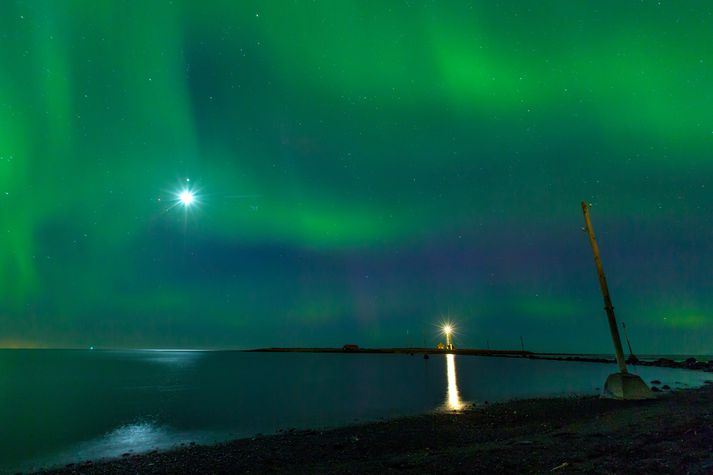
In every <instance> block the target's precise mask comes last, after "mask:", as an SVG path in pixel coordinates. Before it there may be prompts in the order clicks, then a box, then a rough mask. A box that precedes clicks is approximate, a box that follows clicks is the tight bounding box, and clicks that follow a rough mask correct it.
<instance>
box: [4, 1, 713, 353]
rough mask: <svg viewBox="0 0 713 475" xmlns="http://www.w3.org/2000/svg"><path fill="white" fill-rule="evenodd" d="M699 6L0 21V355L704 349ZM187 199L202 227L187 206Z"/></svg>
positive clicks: (80, 14) (704, 6)
mask: <svg viewBox="0 0 713 475" xmlns="http://www.w3.org/2000/svg"><path fill="white" fill-rule="evenodd" d="M712 148H713V5H711V4H709V3H707V2H668V1H661V2H656V1H631V2H629V1H625V2H622V1H619V0H617V1H599V2H571V1H569V0H560V1H554V0H549V1H547V0H546V1H536V2H535V1H532V2H530V1H523V2H476V1H459V0H453V1H450V2H432V1H425V0H402V1H394V2H383V1H381V0H359V1H356V0H355V1H350V0H315V1H307V0H283V1H260V2H257V1H250V0H245V1H240V2H236V1H233V0H211V1H203V2H193V1H189V0H183V1H181V0H173V1H169V0H147V1H142V2H134V1H129V0H106V1H101V2H97V1H95V0H68V1H63V2H57V1H53V0H32V1H29V0H28V1H20V0H8V1H3V2H2V3H1V4H0V346H4V347H17V346H29V347H38V346H39V347H88V346H92V345H93V346H96V347H151V348H176V347H186V348H249V347H258V346H310V345H316V346H341V345H342V344H344V343H357V344H360V345H362V346H381V345H384V346H409V345H413V346H420V345H423V344H424V343H425V344H427V345H432V344H434V343H435V342H437V341H438V335H437V324H438V323H439V322H440V321H442V320H444V319H446V318H450V320H452V321H453V322H454V323H455V324H456V326H457V328H458V334H457V335H456V337H455V340H454V342H455V344H456V345H457V346H458V345H460V346H468V347H484V346H486V345H487V344H489V345H490V346H491V347H498V348H516V347H519V336H520V335H522V336H523V337H524V340H525V346H526V347H527V348H528V349H532V350H537V351H573V352H576V351H582V352H607V351H611V341H610V338H609V333H608V328H607V325H606V318H605V314H604V310H603V304H602V300H601V296H600V294H599V288H598V283H597V279H596V273H595V269H594V265H593V261H592V256H591V251H590V248H589V243H588V241H587V237H586V234H585V233H583V232H582V226H583V219H582V214H581V209H580V205H579V203H580V201H581V200H586V201H587V202H589V203H591V204H592V208H591V214H592V219H593V222H594V226H595V230H596V231H597V234H598V238H599V244H600V248H601V252H602V258H603V262H604V267H605V271H606V272H607V274H608V279H609V284H610V289H611V293H612V298H613V301H614V305H615V306H616V311H617V315H618V318H619V320H620V321H622V320H623V321H625V322H626V324H627V327H628V330H629V335H630V337H631V339H632V345H633V347H634V351H635V352H638V353H713V343H711V342H713V271H712V269H711V267H712V264H713V200H711V196H712V195H711V193H712V192H713V153H712V152H713V150H712ZM184 189H190V190H192V191H193V192H194V193H195V196H196V202H195V203H194V205H193V206H190V207H184V206H181V205H180V203H177V202H176V199H177V195H178V193H180V192H181V190H184Z"/></svg>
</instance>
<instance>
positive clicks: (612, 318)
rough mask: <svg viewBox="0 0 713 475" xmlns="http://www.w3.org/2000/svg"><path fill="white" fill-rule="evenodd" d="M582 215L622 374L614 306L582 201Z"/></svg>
mask: <svg viewBox="0 0 713 475" xmlns="http://www.w3.org/2000/svg"><path fill="white" fill-rule="evenodd" d="M582 213H584V224H585V229H586V231H587V234H588V235H589V243H590V244H591V245H592V253H593V254H594V264H595V265H596V266H597V274H598V275H599V287H601V289H602V297H604V310H606V311H607V318H608V319H609V330H610V331H611V338H612V341H613V342H614V352H615V354H616V362H617V364H618V365H619V371H620V372H622V373H627V372H628V371H627V370H626V362H625V361H624V350H623V349H622V347H621V338H620V337H619V328H618V327H617V325H616V316H615V315H614V306H613V305H612V303H611V297H610V296H609V287H607V278H606V277H605V276H604V269H603V268H602V259H601V258H600V257H599V246H598V245H597V239H596V237H595V236H594V228H592V221H591V220H590V219H589V206H587V203H585V202H584V201H582Z"/></svg>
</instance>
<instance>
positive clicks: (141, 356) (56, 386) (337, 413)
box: [0, 350, 711, 472]
mask: <svg viewBox="0 0 713 475" xmlns="http://www.w3.org/2000/svg"><path fill="white" fill-rule="evenodd" d="M614 371H615V368H614V366H613V365H603V364H596V363H574V362H559V361H538V360H526V359H514V358H483V357H473V356H457V357H453V356H450V357H445V356H432V357H431V359H430V360H427V361H426V360H424V359H423V358H422V357H420V356H418V355H417V356H408V355H368V354H358V355H349V354H309V353H290V354H284V353H283V354H280V353H240V352H196V351H82V350H3V351H0V472H10V471H16V470H31V469H33V468H38V467H42V466H45V467H46V466H50V465H57V464H65V463H69V462H76V461H82V460H87V459H96V458H100V457H114V456H119V455H121V454H122V453H124V452H129V451H133V452H139V451H143V450H150V449H152V448H167V447H170V446H173V445H176V444H179V443H187V442H191V441H196V442H198V443H201V442H203V443H205V442H212V441H218V440H225V439H227V438H234V437H243V436H250V435H254V434H256V433H263V434H267V433H271V432H276V431H278V430H279V429H287V428H292V427H295V428H321V427H330V426H338V425H344V424H349V423H352V422H354V421H368V420H376V419H380V418H389V417H394V416H399V415H408V414H417V413H423V412H428V411H434V410H443V409H449V408H458V407H460V406H461V405H463V404H465V403H475V404H478V403H483V402H484V401H490V402H493V401H498V400H504V399H511V398H522V397H531V396H550V395H562V394H595V393H597V392H598V388H600V387H601V384H602V383H603V381H604V380H605V378H606V375H607V374H609V373H611V372H614ZM638 371H639V373H640V374H641V376H642V377H643V378H644V379H645V380H646V381H650V380H651V379H660V380H662V381H663V382H664V383H668V384H669V385H671V386H672V387H676V386H678V387H681V386H685V385H689V386H697V385H700V384H702V382H703V381H704V380H705V379H707V378H710V377H711V375H710V374H707V373H700V372H693V371H687V370H674V369H660V368H639V369H638Z"/></svg>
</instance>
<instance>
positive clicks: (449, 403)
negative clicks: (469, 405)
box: [446, 354, 463, 411]
mask: <svg viewBox="0 0 713 475" xmlns="http://www.w3.org/2000/svg"><path fill="white" fill-rule="evenodd" d="M446 373H447V375H448V391H447V396H448V397H447V399H446V408H447V409H450V410H451V411H460V410H461V409H463V402H462V401H461V400H460V393H459V392H458V379H457V377H456V357H455V355H451V354H448V355H446Z"/></svg>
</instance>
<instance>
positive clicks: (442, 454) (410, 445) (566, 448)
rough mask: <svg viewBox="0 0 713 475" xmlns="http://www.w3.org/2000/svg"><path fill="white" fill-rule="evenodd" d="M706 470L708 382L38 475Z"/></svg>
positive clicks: (712, 412) (711, 468) (712, 395)
mask: <svg viewBox="0 0 713 475" xmlns="http://www.w3.org/2000/svg"><path fill="white" fill-rule="evenodd" d="M377 472H387V473H465V472H476V473H546V472H554V473H557V472H559V473H713V386H712V385H710V384H707V385H705V386H704V387H702V388H699V389H694V390H683V391H676V392H668V391H663V392H660V393H658V397H657V398H656V399H655V400H651V401H642V402H636V401H628V402H620V401H613V400H607V399H600V398H597V397H577V398H574V397H572V398H552V399H530V400H520V401H511V402H507V403H499V404H490V405H489V404H482V405H478V406H477V407H472V408H469V409H468V410H466V411H463V412H461V413H457V414H456V413H436V414H426V415H422V416H417V417H408V418H402V419H395V420H390V421H385V422H376V423H369V424H364V425H357V426H352V427H344V428H339V429H332V430H324V431H314V430H309V431H294V430H292V431H290V430H287V431H285V432H283V433H280V434H277V435H271V436H258V437H253V438H251V439H241V440H235V441H232V442H227V443H222V444H216V445H212V446H198V445H188V446H183V447H180V448H178V449H176V450H171V451H167V452H151V453H147V454H142V455H130V454H126V455H125V456H124V457H122V458H120V459H115V460H109V461H100V462H83V463H78V464H72V465H68V466H67V467H64V468H61V469H57V470H52V471H48V472H44V473H57V474H75V473H116V474H119V473H122V474H123V473H166V474H168V473H172V474H175V473H377Z"/></svg>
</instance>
